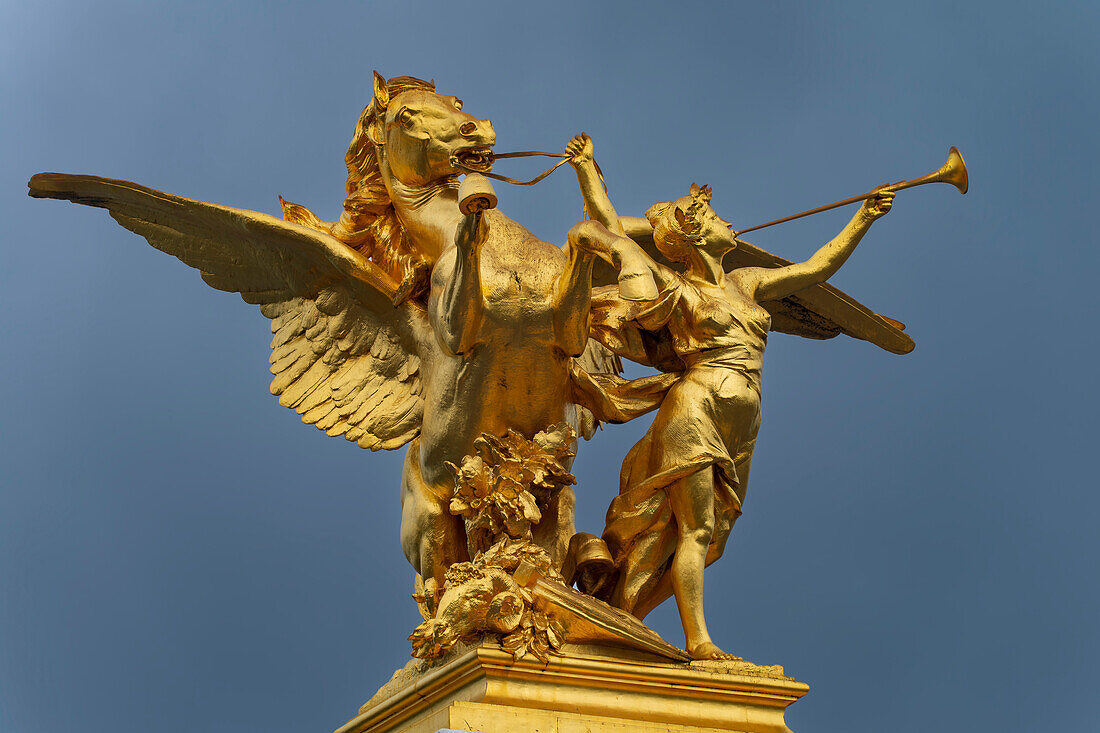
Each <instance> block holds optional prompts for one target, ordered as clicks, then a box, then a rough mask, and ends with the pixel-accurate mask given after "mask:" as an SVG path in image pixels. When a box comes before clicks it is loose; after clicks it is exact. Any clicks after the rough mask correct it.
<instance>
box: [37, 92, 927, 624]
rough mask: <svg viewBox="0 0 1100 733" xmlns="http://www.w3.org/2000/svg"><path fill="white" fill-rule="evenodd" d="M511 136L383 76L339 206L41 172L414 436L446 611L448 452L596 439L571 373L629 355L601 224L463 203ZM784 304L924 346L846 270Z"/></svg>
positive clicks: (302, 373) (404, 527) (569, 497)
mask: <svg viewBox="0 0 1100 733" xmlns="http://www.w3.org/2000/svg"><path fill="white" fill-rule="evenodd" d="M495 139H496V136H495V133H494V131H493V127H492V124H491V123H490V122H489V121H488V120H485V119H478V118H476V117H473V116H472V115H470V114H467V113H466V112H464V111H462V103H461V101H460V100H458V99H457V98H455V97H453V96H448V95H443V94H439V93H437V92H436V91H435V85H434V83H432V82H425V81H422V80H419V79H415V78H412V77H396V78H392V79H390V80H389V81H386V80H385V79H383V78H382V77H381V76H380V75H378V74H377V73H376V74H375V86H374V95H373V98H372V99H371V102H370V103H369V104H368V105H367V107H366V108H365V109H364V110H363V113H362V115H361V116H360V118H359V121H358V124H357V126H356V129H355V133H354V136H353V138H352V142H351V145H350V146H349V149H348V153H347V156H346V162H347V167H348V180H347V198H346V199H345V202H344V208H343V213H342V214H341V217H340V219H339V220H338V221H337V222H332V223H330V222H324V221H321V220H320V219H319V218H318V217H317V216H315V215H314V214H313V213H312V212H310V211H309V210H308V209H306V208H304V207H302V206H298V205H296V204H291V203H287V202H283V216H284V218H282V219H279V218H276V217H274V216H270V215H267V214H263V213H259V212H254V211H247V210H243V209H235V208H231V207H228V206H220V205H217V204H211V203H205V202H202V201H196V200H192V199H188V198H184V197H182V196H175V195H172V194H168V193H164V192H161V191H156V190H154V189H150V188H146V187H144V186H141V185H138V184H136V183H131V182H127V181H121V180H113V179H108V178H101V177H98V176H90V175H67V174H58V173H41V174H38V175H36V176H34V177H33V178H32V179H31V181H30V184H29V186H30V195H31V196H33V197H38V198H56V199H67V200H69V201H72V202H75V203H80V204H85V205H88V206H96V207H100V208H104V209H107V210H108V211H109V212H110V215H111V216H112V217H113V218H114V219H115V220H116V221H117V222H118V223H119V224H121V225H122V226H123V227H125V228H127V229H129V230H131V231H133V232H136V233H137V234H139V235H141V236H143V237H145V238H146V239H147V240H148V241H149V243H150V244H152V245H153V246H154V247H156V248H157V249H160V250H162V251H164V252H167V253H168V254H171V255H173V256H175V257H177V258H179V259H180V260H181V261H183V262H184V263H185V264H187V265H190V266H191V267H193V268H195V269H197V270H199V272H200V274H201V276H202V278H203V280H205V281H206V283H207V284H209V285H210V286H211V287H214V288H216V289H218V290H223V291H228V292H236V293H239V294H240V295H241V297H242V298H243V299H244V300H245V302H247V303H251V304H254V305H258V306H259V307H260V310H261V312H262V313H263V314H264V315H265V316H267V317H268V318H270V319H271V330H272V333H273V338H272V341H271V349H272V351H271V356H270V362H271V372H272V373H273V375H274V378H273V380H272V382H271V392H272V394H274V395H276V396H278V398H279V402H280V404H282V405H285V406H286V407H289V408H291V409H293V410H295V411H296V412H297V413H298V414H299V415H301V418H302V420H303V422H305V423H307V424H311V425H315V426H316V427H317V428H318V429H320V430H323V431H325V432H326V433H327V434H328V435H332V436H343V437H344V438H346V439H347V440H350V441H352V442H355V443H357V444H358V445H359V446H361V447H363V448H370V449H371V450H378V449H385V450H395V449H397V448H400V447H402V446H404V445H408V446H409V448H408V451H407V452H406V458H405V463H404V469H403V475H402V479H401V499H402V520H401V545H402V548H403V550H404V552H405V555H406V557H407V558H408V560H409V562H410V563H411V564H412V566H413V568H414V569H415V570H416V572H417V573H418V574H419V576H420V577H421V578H422V579H423V586H424V589H425V593H424V597H425V599H426V601H425V603H426V605H427V609H426V613H431V612H432V611H433V609H434V605H435V603H436V602H437V600H438V594H439V589H440V588H441V586H442V582H443V576H444V573H445V571H446V568H447V567H449V566H450V565H451V564H453V563H455V562H459V561H462V560H465V559H468V558H467V549H466V542H465V537H464V528H463V525H462V523H461V521H460V520H459V519H458V518H457V517H455V516H453V515H452V514H451V513H450V512H449V511H448V503H449V501H450V499H451V496H452V493H453V490H454V481H455V478H454V474H453V473H452V472H451V470H450V468H448V467H447V462H451V463H458V462H459V461H460V460H461V458H462V457H463V456H465V455H468V454H471V453H473V450H474V449H473V442H474V441H475V439H477V437H478V436H479V435H481V434H482V433H492V434H498V435H499V434H503V433H505V432H506V431H508V430H514V431H516V432H518V433H520V434H522V435H525V436H527V437H531V436H533V435H535V434H536V433H538V432H539V431H540V430H543V429H545V428H546V427H547V426H549V425H552V424H556V423H561V422H568V423H570V424H572V425H574V426H575V427H576V428H577V432H578V433H580V434H583V435H585V436H586V437H589V436H590V435H591V433H592V430H593V428H594V424H595V421H594V419H593V416H592V415H591V414H589V413H587V412H586V411H585V410H584V409H582V408H580V407H578V406H577V404H575V402H576V400H575V399H574V397H573V396H572V394H573V393H572V392H571V388H570V378H571V377H570V374H571V372H575V371H576V370H577V369H581V370H584V371H586V372H587V373H595V374H599V373H612V372H616V371H617V369H618V362H617V359H616V357H613V356H612V355H611V353H610V352H609V351H607V350H606V349H604V348H603V347H602V346H600V345H599V344H598V343H597V342H595V341H594V340H591V339H590V338H589V323H588V320H589V307H590V295H591V290H592V285H593V280H592V278H593V271H594V270H595V271H596V273H597V274H596V281H597V283H600V282H606V281H607V280H608V278H609V275H608V274H607V268H603V265H602V264H599V265H598V264H597V263H598V262H599V260H600V259H603V260H607V259H608V253H607V252H606V251H605V250H601V247H603V246H605V244H606V242H601V241H598V240H599V236H598V232H596V231H595V230H593V229H592V228H591V227H590V226H588V225H591V224H592V222H582V223H581V224H579V225H577V226H575V227H574V228H573V229H572V230H571V231H570V233H569V236H568V237H567V240H568V241H567V244H566V246H565V247H564V249H563V248H559V247H558V246H556V245H553V244H550V243H547V242H543V241H540V240H539V239H538V238H537V237H535V236H534V235H533V234H531V232H529V231H528V230H527V229H525V228H523V227H522V226H520V225H519V224H517V223H516V222H514V221H512V220H511V219H509V218H508V217H507V216H505V215H504V214H503V213H501V212H500V211H499V210H496V209H490V210H486V211H483V212H475V213H471V214H463V213H462V212H461V211H460V210H459V207H458V205H457V204H458V192H459V176H460V174H462V173H464V172H468V171H470V170H484V171H488V170H489V168H490V167H491V164H492V146H493V145H494V143H495ZM638 238H639V239H641V240H642V241H643V244H645V245H650V243H649V242H647V241H645V240H646V235H645V233H644V232H642V233H640V234H639V235H638ZM650 246H651V245H650ZM742 256H745V257H748V258H749V259H751V260H753V262H752V264H763V265H766V266H768V265H770V266H775V265H777V264H779V263H781V262H783V261H781V260H778V258H774V257H773V256H771V255H768V254H767V253H765V252H763V251H758V250H755V249H747V250H743V251H742ZM600 268H603V269H600ZM601 273H602V274H601ZM769 306H773V307H772V311H773V316H774V320H773V324H774V325H773V327H774V328H777V329H779V330H787V331H791V332H795V333H799V334H800V335H804V336H810V337H815V338H828V337H830V336H835V335H836V334H838V333H841V332H844V333H848V334H850V335H852V336H855V337H858V338H863V339H867V340H870V341H873V342H875V343H877V344H879V345H880V346H882V347H883V348H886V349H889V350H891V351H895V352H905V351H907V350H909V349H911V348H912V341H911V340H909V339H908V337H907V336H905V335H904V334H902V333H901V331H900V328H899V327H898V326H899V325H900V324H896V322H892V321H889V320H888V319H883V318H882V317H879V316H877V315H876V314H873V313H872V312H871V311H868V310H867V309H865V308H863V307H862V306H860V305H859V304H858V303H855V301H853V300H852V299H850V298H849V297H848V296H845V295H844V294H843V293H841V292H840V291H837V290H835V289H833V288H831V287H828V286H823V287H821V288H815V289H810V290H809V291H807V292H804V293H800V294H797V296H796V297H794V298H791V299H785V300H783V301H776V302H775V303H774V304H769ZM553 502H554V503H553V505H552V506H550V507H547V510H546V511H544V512H543V519H542V522H541V523H540V524H539V526H538V527H537V528H536V530H535V537H534V539H535V541H536V543H538V544H539V545H540V546H541V547H543V548H544V549H546V550H547V551H548V552H549V553H550V555H551V556H552V557H553V558H554V560H555V562H557V563H559V564H560V562H561V561H562V559H563V556H564V554H565V552H566V547H567V545H568V542H569V539H570V537H571V536H572V535H573V504H574V495H573V493H572V491H571V490H570V489H568V487H565V488H564V489H563V490H562V491H561V492H559V493H558V494H557V495H556V498H555V499H554V500H553Z"/></svg>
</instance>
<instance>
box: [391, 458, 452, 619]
mask: <svg viewBox="0 0 1100 733" xmlns="http://www.w3.org/2000/svg"><path fill="white" fill-rule="evenodd" d="M443 493H444V492H442V491H440V490H438V489H436V488H434V487H432V486H430V485H429V484H428V483H427V482H426V481H425V480H424V477H423V472H422V471H421V467H420V439H419V438H417V439H416V440H414V441H413V442H412V443H411V444H410V445H409V449H408V451H407V452H406V453H405V466H404V470H403V471H402V472H401V549H402V550H403V551H404V553H405V558H406V559H407V560H408V561H409V564H410V565H412V566H413V570H414V571H416V573H417V576H419V577H420V579H421V583H420V584H418V587H417V588H416V593H417V595H420V596H423V598H424V600H423V602H422V604H423V606H424V608H423V609H422V611H421V612H422V613H423V612H424V610H425V609H426V610H427V611H428V612H429V613H433V614H434V612H435V609H436V605H437V604H438V602H439V597H440V596H441V595H442V592H443V582H444V576H445V574H446V572H447V568H448V567H450V566H451V565H452V564H454V563H456V562H462V561H464V560H468V559H469V557H468V554H467V552H466V531H465V527H464V526H463V524H462V520H461V519H460V518H459V517H456V516H454V515H453V514H451V512H450V509H449V507H450V497H449V496H447V497H446V498H444V497H443V496H442V494H443ZM418 603H421V602H420V601H418Z"/></svg>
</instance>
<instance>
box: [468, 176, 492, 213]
mask: <svg viewBox="0 0 1100 733" xmlns="http://www.w3.org/2000/svg"><path fill="white" fill-rule="evenodd" d="M496 207H497V193H496V191H494V190H493V184H491V183H489V179H488V178H486V177H485V176H483V175H481V174H480V173H468V174H467V175H466V178H464V179H463V180H462V183H461V184H459V186H458V210H459V211H461V212H462V213H463V215H465V216H469V215H470V214H476V213H477V212H479V211H484V210H485V209H495V208H496Z"/></svg>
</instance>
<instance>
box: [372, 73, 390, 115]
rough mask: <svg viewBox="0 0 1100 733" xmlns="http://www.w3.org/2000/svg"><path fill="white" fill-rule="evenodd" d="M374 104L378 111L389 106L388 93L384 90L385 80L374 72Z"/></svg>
mask: <svg viewBox="0 0 1100 733" xmlns="http://www.w3.org/2000/svg"><path fill="white" fill-rule="evenodd" d="M374 104H375V107H377V108H378V110H379V111H381V110H384V109H385V108H386V107H388V106H389V104H390V92H389V90H388V89H386V80H385V78H383V76H382V75H381V74H379V73H378V72H377V71H376V72H374Z"/></svg>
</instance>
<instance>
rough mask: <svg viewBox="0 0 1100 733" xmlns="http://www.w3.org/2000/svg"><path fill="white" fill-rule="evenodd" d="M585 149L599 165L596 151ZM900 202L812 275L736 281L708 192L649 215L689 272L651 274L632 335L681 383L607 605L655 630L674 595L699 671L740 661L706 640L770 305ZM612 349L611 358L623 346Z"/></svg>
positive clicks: (824, 252) (724, 227)
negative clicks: (649, 296) (651, 619)
mask: <svg viewBox="0 0 1100 733" xmlns="http://www.w3.org/2000/svg"><path fill="white" fill-rule="evenodd" d="M581 145H582V147H586V148H587V152H588V157H589V158H590V154H591V141H587V140H585V141H582V143H581ZM571 152H573V153H574V157H575V158H576V157H577V156H578V155H579V153H578V152H577V151H571ZM585 166H591V167H592V168H593V169H594V164H592V163H584V162H582V163H581V164H580V165H578V176H579V178H580V181H581V188H582V191H583V192H584V194H585V198H586V203H587V204H588V207H589V210H590V211H592V212H593V215H594V217H595V218H596V219H597V221H599V222H600V223H601V224H603V225H604V226H606V227H607V228H608V229H609V230H610V231H611V232H613V233H618V232H624V231H632V230H635V229H638V228H639V223H638V222H627V221H626V220H623V221H619V219H618V217H617V216H616V214H615V211H614V209H613V208H612V206H611V203H610V201H609V200H608V199H607V196H606V194H605V193H604V191H603V188H602V186H600V185H596V181H595V174H594V170H591V171H587V170H585ZM893 196H894V194H893V193H892V192H888V191H883V192H882V193H879V194H877V195H876V196H875V197H873V198H871V199H869V200H868V201H866V202H865V203H864V204H863V206H862V207H861V208H860V210H859V212H858V213H857V214H856V215H855V217H853V219H852V220H851V221H850V222H849V223H848V225H847V226H846V227H845V228H844V229H843V231H841V232H840V234H838V235H837V236H836V237H835V238H834V239H833V240H832V241H830V242H829V243H827V244H826V245H825V246H823V247H822V248H821V249H820V250H818V252H817V253H816V254H814V255H813V256H812V257H811V258H810V259H809V260H807V261H805V262H801V263H795V264H791V265H788V266H786V267H779V268H763V267H743V268H740V269H736V270H733V271H732V272H729V273H727V272H726V271H725V270H724V269H723V267H722V260H723V258H724V257H725V256H726V255H727V254H728V253H729V252H731V251H733V250H734V249H735V248H736V247H737V246H738V241H737V240H736V239H735V238H734V236H733V233H732V232H731V231H730V225H729V223H728V222H725V221H723V220H722V219H721V218H719V217H718V215H717V214H716V213H715V212H714V210H713V209H712V208H711V207H710V190H709V189H708V188H706V187H699V186H695V185H692V187H691V194H690V195H689V196H686V197H684V198H681V199H679V200H677V201H674V202H664V203H659V204H655V205H654V206H653V207H651V208H650V209H649V211H647V212H646V218H647V219H648V220H649V225H650V226H652V228H653V239H654V243H655V245H656V246H657V248H658V250H659V251H660V252H661V254H662V255H664V257H665V258H667V259H668V260H671V261H673V262H678V263H682V264H683V265H684V268H685V269H684V272H683V273H680V272H677V271H676V270H674V269H672V268H671V267H667V266H665V265H663V264H660V263H658V262H656V261H651V263H650V264H651V270H652V274H653V278H654V280H655V281H656V284H657V285H658V287H659V288H660V289H661V292H660V294H659V296H658V297H657V299H656V300H655V301H652V302H650V303H647V304H645V305H644V307H642V308H640V309H637V310H635V311H634V312H633V313H632V314H631V315H632V323H631V324H630V325H632V326H634V327H639V328H640V329H642V330H644V331H646V332H649V333H651V334H653V333H656V334H658V338H659V339H661V340H662V341H664V342H665V343H664V346H665V347H666V349H667V347H671V351H672V352H674V358H678V360H679V361H680V362H682V366H683V371H682V373H681V376H680V378H679V379H678V380H677V381H676V383H675V384H674V385H673V386H672V387H671V388H670V389H669V391H668V393H667V395H666V396H665V398H664V401H663V402H662V403H661V407H660V409H659V410H658V412H657V416H656V418H655V419H654V421H653V424H652V426H651V427H650V429H649V431H648V432H647V433H646V434H645V436H644V437H643V438H642V440H641V441H639V442H638V444H637V445H635V446H634V447H633V448H632V449H631V450H630V452H629V453H628V454H627V457H626V459H625V461H624V462H623V468H622V473H621V476H620V487H619V495H618V496H617V497H616V498H615V499H614V501H613V502H612V503H611V506H610V508H609V509H608V514H607V528H606V530H605V531H604V540H605V541H606V542H607V544H608V547H609V549H610V550H611V553H612V556H613V558H614V560H615V563H616V567H617V570H618V578H617V580H616V583H615V585H614V587H613V589H612V590H611V591H610V599H609V600H610V601H611V602H612V603H613V604H614V605H616V606H618V607H620V608H622V609H624V610H626V611H629V612H630V613H632V614H634V615H635V616H637V617H638V618H644V617H645V616H646V614H648V613H649V612H650V611H651V610H653V608H655V607H656V606H657V605H658V604H659V603H661V602H662V601H663V600H665V599H666V598H668V596H669V595H673V596H675V598H676V605H677V607H678V609H679V612H680V618H681V621H682V622H683V625H684V634H685V637H686V647H687V650H688V653H689V654H691V655H692V656H693V657H695V658H696V659H722V658H731V657H730V655H728V654H726V653H725V652H723V651H722V650H721V649H719V648H718V646H717V645H715V644H714V642H713V641H711V638H710V634H709V633H708V631H707V624H706V620H705V618H704V614H703V570H704V568H705V567H706V566H707V565H709V564H710V563H712V562H714V561H715V560H717V559H718V558H719V557H720V556H721V555H722V552H723V550H724V548H725V544H726V540H727V539H728V538H729V534H730V530H731V528H732V526H733V523H734V521H735V520H736V519H737V517H738V516H739V515H740V514H741V505H742V502H743V501H744V498H745V490H746V486H747V483H748V477H749V468H750V465H751V463H752V452H753V447H754V446H755V443H756V433H757V430H758V428H759V427H760V376H761V364H762V358H763V355H764V346H765V343H766V341H767V334H768V329H769V327H770V325H771V316H770V315H769V313H768V311H767V310H766V309H765V308H764V307H763V306H762V305H761V303H762V302H764V301H771V300H775V299H778V298H783V297H786V296H787V295H791V294H793V293H795V292H798V291H800V290H803V289H805V288H807V287H810V286H813V285H816V284H818V283H823V282H824V281H825V280H827V279H828V278H829V277H831V276H832V275H833V273H835V272H836V271H837V270H838V269H839V268H840V266H841V265H842V264H844V262H845V260H847V258H848V256H849V255H850V254H851V253H852V251H853V250H854V249H855V247H856V245H857V244H858V243H859V241H860V239H862V237H863V235H864V234H865V233H866V232H867V230H868V229H869V228H870V226H871V223H872V222H874V221H875V220H876V219H878V218H879V217H881V216H883V215H884V214H885V213H886V212H888V211H889V210H890V207H891V205H892V202H893ZM624 224H625V226H624ZM643 226H644V225H643ZM597 308H598V306H597ZM598 320H599V316H598V315H597V321H598ZM596 330H597V333H599V332H600V329H599V327H598V324H597V329H596ZM650 338H651V340H652V337H650ZM608 341H609V343H608V345H609V346H611V347H613V348H615V347H617V346H620V345H621V344H620V343H617V342H616V341H615V339H608Z"/></svg>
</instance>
